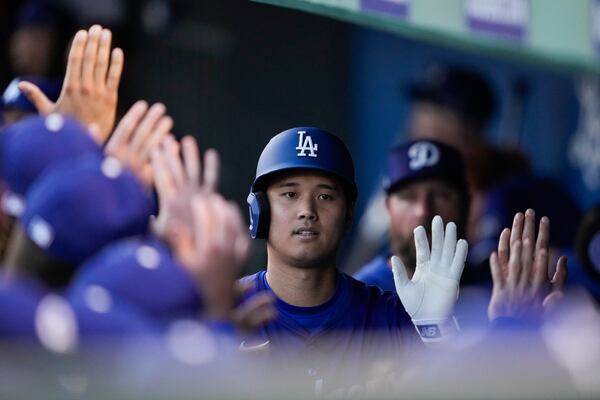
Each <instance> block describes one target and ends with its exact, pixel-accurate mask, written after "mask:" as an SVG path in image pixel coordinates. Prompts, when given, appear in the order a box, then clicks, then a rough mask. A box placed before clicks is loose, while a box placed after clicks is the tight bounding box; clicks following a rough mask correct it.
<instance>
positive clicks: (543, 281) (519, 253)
mask: <svg viewBox="0 0 600 400" xmlns="http://www.w3.org/2000/svg"><path fill="white" fill-rule="evenodd" d="M549 237H550V220H549V219H548V218H547V217H542V219H541V220H540V225H539V230H538V235H537V239H536V238H535V212H534V211H533V210H531V209H529V210H527V211H526V212H525V215H523V214H522V213H517V214H516V215H515V217H514V219H513V225H512V229H508V228H506V229H504V230H503V231H502V234H501V235H500V239H499V241H498V252H494V253H492V255H491V256H490V268H491V272H492V281H493V283H494V287H493V290H492V297H491V299H490V303H489V306H488V317H489V319H490V320H491V321H492V320H495V319H497V318H501V317H510V318H514V319H518V320H521V321H524V322H538V321H539V320H540V319H541V318H542V317H543V314H544V310H545V308H546V307H549V306H551V305H552V304H553V303H555V302H556V300H557V299H559V298H560V297H561V296H562V288H563V286H564V283H565V281H566V278H567V258H566V257H564V256H563V257H560V258H559V259H558V262H557V264H556V271H555V273H554V277H553V279H552V281H550V280H549V279H548V264H549V246H550V245H549Z"/></svg>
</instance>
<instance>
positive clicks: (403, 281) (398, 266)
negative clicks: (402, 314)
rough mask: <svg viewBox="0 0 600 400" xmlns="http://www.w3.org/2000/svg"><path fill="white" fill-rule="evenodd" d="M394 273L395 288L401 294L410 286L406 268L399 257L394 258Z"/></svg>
mask: <svg viewBox="0 0 600 400" xmlns="http://www.w3.org/2000/svg"><path fill="white" fill-rule="evenodd" d="M392 273H393V275H394V286H395V287H396V292H398V293H400V292H401V291H402V289H403V288H404V287H405V286H406V285H408V283H409V279H408V274H407V273H406V267H405V266H404V263H403V262H402V260H400V258H399V257H398V256H392Z"/></svg>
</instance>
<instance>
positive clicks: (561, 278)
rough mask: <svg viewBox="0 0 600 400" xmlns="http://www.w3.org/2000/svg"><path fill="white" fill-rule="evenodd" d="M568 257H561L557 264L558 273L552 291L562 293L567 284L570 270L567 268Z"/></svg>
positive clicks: (553, 279)
mask: <svg viewBox="0 0 600 400" xmlns="http://www.w3.org/2000/svg"><path fill="white" fill-rule="evenodd" d="M567 261H568V259H567V257H566V256H561V257H560V258H559V259H558V262H557V263H556V271H555V272H554V277H553V278H552V291H553V292H557V291H562V290H563V288H564V286H565V283H566V282H567V276H568V268H567Z"/></svg>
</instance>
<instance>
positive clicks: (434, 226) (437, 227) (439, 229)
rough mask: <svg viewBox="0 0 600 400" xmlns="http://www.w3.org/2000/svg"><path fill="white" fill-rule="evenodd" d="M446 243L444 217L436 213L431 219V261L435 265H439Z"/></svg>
mask: <svg viewBox="0 0 600 400" xmlns="http://www.w3.org/2000/svg"><path fill="white" fill-rule="evenodd" d="M445 245H446V243H445V240H444V221H442V217H440V216H439V215H436V216H435V217H433V220H432V221H431V263H432V265H433V266H436V267H437V266H439V264H440V259H441V258H442V249H443V248H444V247H445Z"/></svg>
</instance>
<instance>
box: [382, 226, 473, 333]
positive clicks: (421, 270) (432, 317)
mask: <svg viewBox="0 0 600 400" xmlns="http://www.w3.org/2000/svg"><path fill="white" fill-rule="evenodd" d="M414 236H415V246H416V256H417V257H416V258H417V260H416V262H417V265H416V268H415V273H414V275H413V278H412V279H408V275H407V273H406V268H405V266H404V264H403V263H402V261H401V260H400V258H398V257H396V256H393V257H392V271H393V273H394V284H395V285H396V292H397V293H398V296H399V297H400V300H401V301H402V304H403V305H404V309H405V310H406V312H407V313H408V314H409V315H410V317H411V319H412V321H413V324H414V325H415V328H416V329H417V332H419V335H420V336H421V339H422V340H423V341H424V342H438V341H442V340H444V339H446V338H448V337H450V336H453V335H454V334H455V333H456V332H457V331H458V325H457V324H456V320H455V319H454V317H453V315H452V314H453V312H454V304H455V303H456V300H457V299H458V285H459V282H460V277H461V275H462V272H463V269H464V266H465V260H466V258H467V251H468V244H467V241H466V240H464V239H461V240H459V241H458V243H457V242H456V225H455V224H454V222H450V223H448V225H446V234H445V235H444V222H443V221H442V218H441V217H440V216H439V215H436V216H435V218H433V221H432V223H431V252H430V250H429V242H428V241H427V234H426V232H425V228H423V227H422V226H418V227H417V228H415V230H414Z"/></svg>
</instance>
